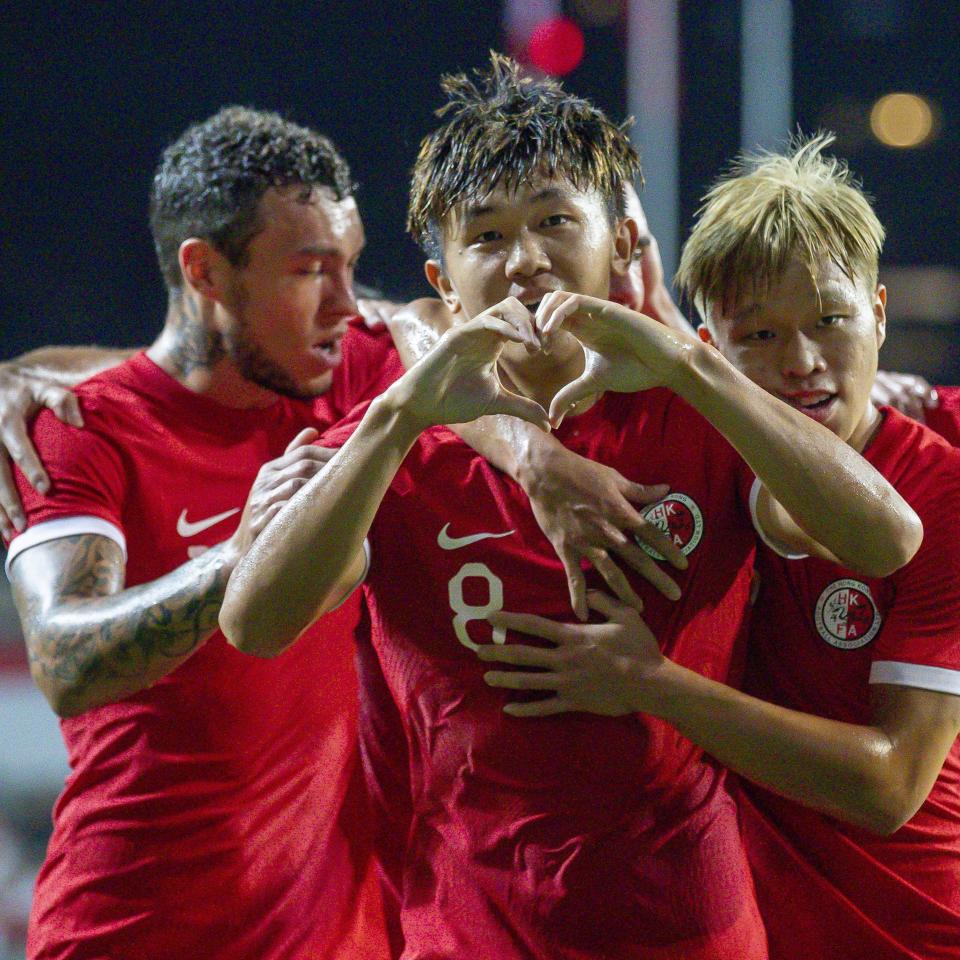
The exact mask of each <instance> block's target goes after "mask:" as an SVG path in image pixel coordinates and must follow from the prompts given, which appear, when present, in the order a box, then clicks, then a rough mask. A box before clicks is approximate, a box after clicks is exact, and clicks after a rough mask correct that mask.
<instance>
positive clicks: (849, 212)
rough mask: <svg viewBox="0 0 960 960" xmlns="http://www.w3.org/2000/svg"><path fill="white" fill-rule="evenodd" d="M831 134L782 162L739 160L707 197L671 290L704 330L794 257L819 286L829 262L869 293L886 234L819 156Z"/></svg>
mask: <svg viewBox="0 0 960 960" xmlns="http://www.w3.org/2000/svg"><path fill="white" fill-rule="evenodd" d="M833 141H834V136H833V134H831V133H819V134H817V135H816V136H813V137H810V138H803V137H797V138H796V139H795V140H794V141H793V142H792V143H791V144H790V148H789V150H788V151H787V153H785V154H777V153H772V152H763V153H758V154H752V155H745V156H743V157H742V158H740V159H739V160H737V161H736V162H735V163H734V164H733V166H732V168H731V170H730V172H729V173H727V174H726V175H725V176H723V177H721V178H720V179H719V180H718V181H717V182H716V183H715V184H714V185H713V186H712V187H711V188H710V190H709V192H708V193H707V194H706V196H705V197H704V203H703V205H702V206H701V207H700V209H699V210H698V211H697V222H696V224H695V225H694V228H693V231H692V232H691V234H690V237H689V238H688V240H687V242H686V243H685V244H684V247H683V254H682V256H681V258H680V268H679V269H678V271H677V277H676V281H677V284H678V286H679V287H680V289H681V290H683V291H684V292H685V293H686V294H687V296H688V297H689V298H690V299H691V300H692V301H693V303H694V304H695V305H696V307H697V309H698V310H699V312H700V314H701V316H702V317H703V319H704V320H707V319H708V317H707V313H708V309H709V305H710V304H712V303H719V304H721V306H722V307H724V308H727V309H729V308H730V307H732V305H733V304H735V303H736V302H737V300H738V299H739V296H740V294H741V292H742V291H743V288H744V287H753V286H754V285H756V284H758V283H759V284H766V283H769V282H770V281H771V280H775V279H776V278H778V277H779V276H780V275H781V274H782V273H783V271H784V269H785V268H786V266H787V264H788V263H789V261H790V260H791V259H793V258H794V257H799V258H800V259H801V260H802V262H803V263H804V264H805V265H806V267H807V269H808V270H809V271H810V275H811V276H812V277H814V278H816V274H817V271H818V265H819V264H820V263H821V261H822V260H823V259H824V258H825V257H826V258H829V259H830V260H833V261H834V262H835V263H836V264H837V265H838V266H839V267H840V268H841V269H842V270H843V271H844V273H846V274H847V276H848V277H850V279H851V280H853V281H854V282H856V281H862V282H864V283H865V284H866V285H867V287H868V288H869V289H870V290H871V291H872V290H873V289H874V288H875V287H876V284H877V268H878V261H879V259H880V250H881V249H882V247H883V239H884V229H883V227H882V226H881V224H880V221H879V220H878V219H877V215H876V214H875V213H874V211H873V208H872V207H871V206H870V201H869V200H868V198H867V196H866V195H865V194H864V192H863V190H862V188H861V186H860V184H859V183H858V182H857V181H856V180H855V179H854V177H853V175H852V174H851V172H850V170H849V168H848V167H847V165H846V163H844V162H843V161H842V160H838V159H837V158H835V157H825V156H823V150H824V149H825V148H826V147H828V146H829V145H830V144H831V143H833Z"/></svg>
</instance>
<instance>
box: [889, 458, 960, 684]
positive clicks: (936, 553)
mask: <svg viewBox="0 0 960 960" xmlns="http://www.w3.org/2000/svg"><path fill="white" fill-rule="evenodd" d="M940 453H941V454H942V455H941V456H939V457H938V459H937V460H936V461H933V460H930V461H929V462H928V463H927V465H926V469H925V470H924V471H923V473H924V479H923V483H922V485H921V486H920V488H919V489H918V490H917V491H915V492H914V493H913V494H912V495H911V494H909V493H908V496H907V498H908V500H909V501H910V504H911V506H912V507H913V508H914V510H916V511H917V513H918V515H919V516H920V519H921V520H922V521H923V529H924V536H923V543H922V544H921V546H920V549H919V550H918V551H917V554H916V556H915V557H914V558H913V559H912V560H911V561H910V562H909V563H908V564H907V565H906V566H905V567H903V568H902V569H901V570H899V571H897V573H895V574H894V575H893V577H892V580H893V586H894V591H895V598H896V600H895V603H894V604H893V605H892V607H891V610H890V612H889V614H888V616H887V619H886V622H885V623H884V625H883V629H882V630H881V631H880V635H879V636H878V637H877V640H876V642H875V643H874V644H873V647H872V652H873V663H872V666H871V671H870V682H871V683H899V684H903V685H906V686H915V687H922V688H924V689H931V690H940V691H942V692H945V693H954V694H960V537H958V536H957V524H956V518H957V517H958V516H960V452H958V451H954V450H949V449H947V448H946V447H943V446H942V445H941V448H940Z"/></svg>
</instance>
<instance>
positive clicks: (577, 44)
mask: <svg viewBox="0 0 960 960" xmlns="http://www.w3.org/2000/svg"><path fill="white" fill-rule="evenodd" d="M583 51H584V40H583V31H582V30H581V29H580V27H579V26H578V25H577V24H576V23H575V22H574V21H573V20H570V19H569V18H568V17H554V18H552V19H550V20H542V21H541V22H540V23H538V24H537V25H536V26H535V27H534V28H533V32H532V33H531V34H530V41H529V43H528V44H527V55H528V57H529V59H530V62H531V63H532V64H533V65H534V66H535V67H537V68H539V69H540V70H542V71H543V72H544V73H549V74H551V75H552V76H555V77H562V76H563V75H564V74H567V73H570V71H571V70H575V69H576V68H577V67H578V66H579V65H580V61H581V60H583Z"/></svg>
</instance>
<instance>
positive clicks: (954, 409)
mask: <svg viewBox="0 0 960 960" xmlns="http://www.w3.org/2000/svg"><path fill="white" fill-rule="evenodd" d="M937 393H938V395H939V396H940V405H939V406H938V407H937V408H936V409H935V410H926V411H924V418H925V419H926V423H927V426H928V427H930V428H931V429H932V430H936V431H937V433H939V434H940V436H941V437H944V438H945V439H947V440H949V441H950V443H952V444H953V445H954V446H955V447H960V387H937Z"/></svg>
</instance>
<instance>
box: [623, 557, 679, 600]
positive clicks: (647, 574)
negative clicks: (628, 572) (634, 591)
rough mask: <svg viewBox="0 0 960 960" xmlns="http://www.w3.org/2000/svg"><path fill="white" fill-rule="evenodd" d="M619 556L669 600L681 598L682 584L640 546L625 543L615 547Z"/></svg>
mask: <svg viewBox="0 0 960 960" xmlns="http://www.w3.org/2000/svg"><path fill="white" fill-rule="evenodd" d="M614 549H615V550H616V552H617V556H619V557H622V558H623V560H624V561H626V563H628V564H629V565H630V567H631V568H632V569H633V570H636V572H637V573H639V574H640V576H641V577H643V579H644V580H646V581H647V583H649V584H650V586H652V587H653V588H654V589H655V590H656V591H657V592H658V593H661V594H663V596H665V597H666V598H667V599H668V600H674V601H676V600H679V599H680V596H681V591H680V586H679V584H678V583H677V582H676V580H674V579H673V577H671V576H670V574H668V573H667V572H666V571H665V570H663V569H662V568H661V567H659V566H658V565H657V563H656V562H655V561H654V559H653V558H652V557H648V556H647V554H645V553H644V552H643V551H642V550H641V549H640V548H639V547H635V546H633V544H630V543H625V544H623V545H622V546H619V547H615V548H614Z"/></svg>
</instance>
